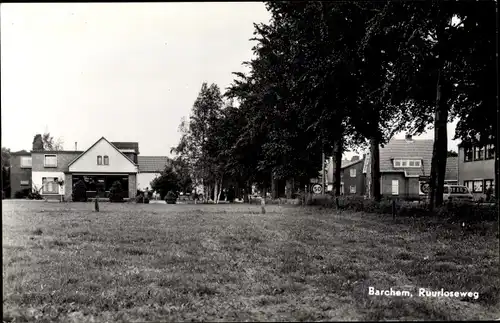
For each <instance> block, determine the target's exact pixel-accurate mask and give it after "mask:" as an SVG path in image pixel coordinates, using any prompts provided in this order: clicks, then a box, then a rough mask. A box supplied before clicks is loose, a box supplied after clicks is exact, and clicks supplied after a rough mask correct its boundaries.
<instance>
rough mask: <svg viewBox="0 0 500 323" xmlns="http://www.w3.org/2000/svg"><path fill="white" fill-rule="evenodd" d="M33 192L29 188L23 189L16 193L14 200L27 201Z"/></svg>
mask: <svg viewBox="0 0 500 323" xmlns="http://www.w3.org/2000/svg"><path fill="white" fill-rule="evenodd" d="M30 192H31V189H29V188H25V189H22V190H20V191H17V192H15V193H14V198H16V199H25V198H27V197H28V195H29V194H30Z"/></svg>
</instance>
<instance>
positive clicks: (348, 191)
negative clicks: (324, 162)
mask: <svg viewBox="0 0 500 323" xmlns="http://www.w3.org/2000/svg"><path fill="white" fill-rule="evenodd" d="M363 164H364V158H363V159H360V158H359V156H353V157H352V158H351V160H348V159H344V160H342V163H341V166H340V169H341V170H340V178H341V182H340V194H342V195H363V194H365V184H364V183H365V176H364V174H363ZM333 166H334V165H333V162H332V160H331V159H330V163H329V164H328V167H327V172H326V181H327V184H328V188H327V191H332V190H333V185H334V176H335V175H334V174H335V170H334V169H333Z"/></svg>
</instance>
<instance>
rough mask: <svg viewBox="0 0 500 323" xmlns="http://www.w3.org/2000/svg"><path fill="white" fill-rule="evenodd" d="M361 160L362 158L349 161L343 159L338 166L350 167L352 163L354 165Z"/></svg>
mask: <svg viewBox="0 0 500 323" xmlns="http://www.w3.org/2000/svg"><path fill="white" fill-rule="evenodd" d="M362 161H363V159H358V160H355V161H350V160H348V161H345V160H343V161H342V165H341V166H340V168H342V169H344V168H347V167H350V166H352V165H356V164H357V163H360V162H362Z"/></svg>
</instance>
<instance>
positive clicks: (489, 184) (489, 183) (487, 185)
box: [484, 179, 495, 192]
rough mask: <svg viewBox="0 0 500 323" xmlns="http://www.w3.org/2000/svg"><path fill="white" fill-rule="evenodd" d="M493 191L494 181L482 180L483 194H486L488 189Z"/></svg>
mask: <svg viewBox="0 0 500 323" xmlns="http://www.w3.org/2000/svg"><path fill="white" fill-rule="evenodd" d="M490 188H491V189H492V190H494V189H495V181H494V180H493V179H485V180H484V192H486V191H487V190H488V189H490Z"/></svg>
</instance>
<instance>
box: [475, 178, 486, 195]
mask: <svg viewBox="0 0 500 323" xmlns="http://www.w3.org/2000/svg"><path fill="white" fill-rule="evenodd" d="M476 184H480V185H481V190H476ZM472 192H474V193H484V180H483V179H473V180H472Z"/></svg>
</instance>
